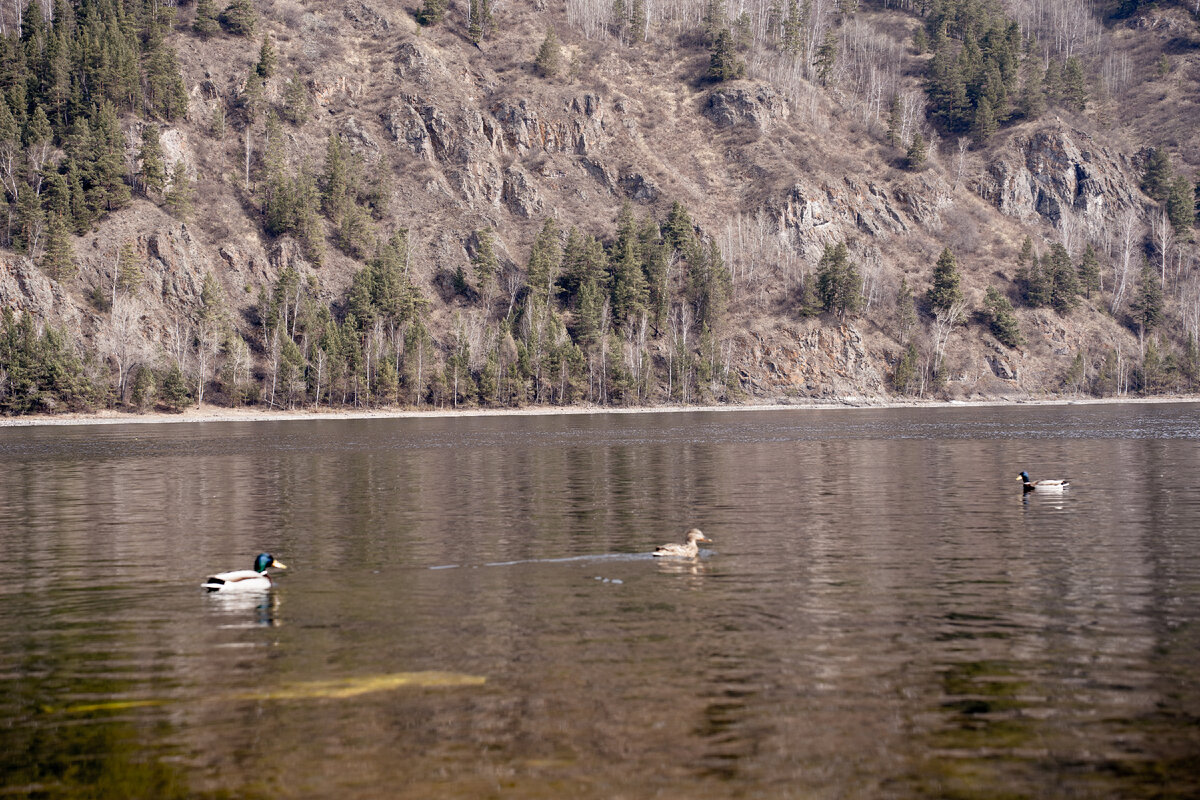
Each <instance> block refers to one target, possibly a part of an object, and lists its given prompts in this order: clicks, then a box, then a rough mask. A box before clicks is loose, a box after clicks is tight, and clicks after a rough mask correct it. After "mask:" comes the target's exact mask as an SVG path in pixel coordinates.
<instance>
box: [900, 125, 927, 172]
mask: <svg viewBox="0 0 1200 800" xmlns="http://www.w3.org/2000/svg"><path fill="white" fill-rule="evenodd" d="M924 164H925V137H924V136H922V135H921V132H920V131H917V132H916V133H914V134H913V137H912V141H911V142H909V144H908V151H907V152H906V153H905V154H904V165H905V166H906V167H907V168H908V169H910V170H918V169H920V168H921V167H922V166H924Z"/></svg>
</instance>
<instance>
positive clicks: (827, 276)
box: [817, 242, 862, 318]
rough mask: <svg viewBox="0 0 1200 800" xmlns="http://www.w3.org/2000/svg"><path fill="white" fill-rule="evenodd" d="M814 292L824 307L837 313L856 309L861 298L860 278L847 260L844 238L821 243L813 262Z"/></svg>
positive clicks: (850, 311) (840, 314)
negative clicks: (816, 260) (821, 245)
mask: <svg viewBox="0 0 1200 800" xmlns="http://www.w3.org/2000/svg"><path fill="white" fill-rule="evenodd" d="M817 296H818V297H819V298H820V301H821V306H822V307H823V308H824V309H825V311H827V312H829V313H834V314H837V315H838V316H840V317H843V318H844V317H845V316H846V315H847V314H852V313H854V312H855V311H857V310H858V307H859V304H860V303H861V301H862V278H861V276H860V275H859V272H858V268H857V267H856V266H855V265H854V263H853V262H852V261H851V260H850V254H849V251H848V250H847V248H846V244H845V242H839V243H838V244H837V245H828V244H827V245H825V252H824V253H823V254H822V255H821V261H820V263H818V265H817Z"/></svg>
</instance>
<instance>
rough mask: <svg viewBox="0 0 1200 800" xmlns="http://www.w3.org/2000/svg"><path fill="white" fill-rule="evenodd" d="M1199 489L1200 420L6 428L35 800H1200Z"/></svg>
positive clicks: (804, 419) (631, 419)
mask: <svg viewBox="0 0 1200 800" xmlns="http://www.w3.org/2000/svg"><path fill="white" fill-rule="evenodd" d="M1198 467H1200V406H1198V405H1196V404H1154V405H1111V406H1106V405H1088V406H1062V407H1041V406H1037V407H993V408H943V409H901V410H845V411H816V410H795V411H790V410H787V411H761V412H760V411H752V412H737V413H731V412H690V413H668V414H614V415H564V416H534V417H475V418H458V419H447V418H427V419H396V420H384V419H373V420H323V421H304V422H246V423H202V424H168V425H148V424H137V425H105V426H78V427H42V428H7V429H0V795H3V796H9V795H12V796H25V795H28V796H35V797H154V798H172V797H250V798H253V797H272V798H276V797H302V798H317V797H332V796H342V797H355V798H358V797H362V798H486V797H520V798H563V797H572V798H649V797H661V798H733V797H738V798H741V797H764V798H786V797H797V798H924V797H954V798H1002V797H1003V798H1016V797H1030V798H1091V797H1096V798H1110V797H1120V798H1142V797H1146V798H1149V797H1155V798H1163V797H1180V798H1182V797H1196V796H1200V724H1198V723H1200V666H1198V665H1200V470H1198ZM1021 470H1028V471H1029V472H1030V473H1031V474H1032V475H1033V477H1035V478H1037V477H1065V478H1069V479H1070V480H1071V484H1072V485H1071V487H1070V488H1069V489H1068V490H1067V491H1066V492H1065V493H1062V494H1056V495H1046V496H1043V495H1039V494H1030V495H1026V494H1024V493H1023V492H1022V490H1021V486H1020V485H1019V484H1018V482H1017V480H1016V474H1017V473H1018V472H1020V471H1021ZM692 526H698V527H700V528H702V529H703V530H704V531H705V533H706V534H707V535H708V536H709V538H711V539H712V544H709V545H705V547H706V550H705V551H704V552H702V554H701V557H700V558H697V559H696V560H694V561H674V562H665V561H663V560H660V559H654V558H652V557H650V555H649V553H650V552H651V551H652V549H653V548H654V546H655V545H657V544H660V543H662V542H665V541H670V540H679V539H681V537H682V534H683V532H684V531H685V530H687V529H688V528H689V527H692ZM260 550H268V551H270V552H271V553H273V554H274V555H275V556H276V557H277V558H278V559H280V560H281V561H284V562H285V563H287V564H288V566H289V567H290V568H289V569H288V570H287V571H286V572H284V573H281V574H277V580H276V585H275V588H274V589H273V590H272V591H270V592H269V593H264V594H250V595H248V596H246V597H242V598H234V599H228V598H226V597H224V596H222V595H207V594H205V593H204V592H202V591H201V589H200V582H201V581H202V580H203V578H204V577H205V576H206V575H208V574H210V573H212V572H215V571H220V570H225V569H244V568H249V567H250V565H251V562H252V561H253V558H254V555H255V554H256V553H258V552H259V551H260Z"/></svg>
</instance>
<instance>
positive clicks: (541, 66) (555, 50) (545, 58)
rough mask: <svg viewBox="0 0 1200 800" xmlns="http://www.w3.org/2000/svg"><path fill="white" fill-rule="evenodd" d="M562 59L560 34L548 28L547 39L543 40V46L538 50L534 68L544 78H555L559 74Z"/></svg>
mask: <svg viewBox="0 0 1200 800" xmlns="http://www.w3.org/2000/svg"><path fill="white" fill-rule="evenodd" d="M560 58H561V55H560V48H559V45H558V34H556V33H555V32H554V28H553V27H550V28H547V29H546V38H545V39H543V40H542V46H541V47H539V48H538V52H537V58H536V59H534V66H535V67H536V69H537V72H538V74H539V75H541V76H542V77H543V78H553V77H554V76H555V75H557V74H558V66H559V61H560Z"/></svg>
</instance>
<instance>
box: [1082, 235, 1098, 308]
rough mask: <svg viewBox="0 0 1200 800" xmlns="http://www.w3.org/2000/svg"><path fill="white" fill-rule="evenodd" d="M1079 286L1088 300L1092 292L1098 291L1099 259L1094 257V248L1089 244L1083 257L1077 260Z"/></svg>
mask: <svg viewBox="0 0 1200 800" xmlns="http://www.w3.org/2000/svg"><path fill="white" fill-rule="evenodd" d="M1077 271H1078V273H1079V285H1080V287H1081V288H1082V289H1083V291H1084V293H1085V296H1086V297H1087V298H1088V299H1089V300H1090V299H1091V297H1092V292H1093V291H1098V290H1099V289H1100V259H1099V258H1097V257H1096V248H1095V247H1093V246H1092V244H1091V242H1089V243H1088V246H1087V247H1086V248H1085V249H1084V251H1083V256H1082V257H1081V258H1080V259H1079V267H1078V268H1077Z"/></svg>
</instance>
